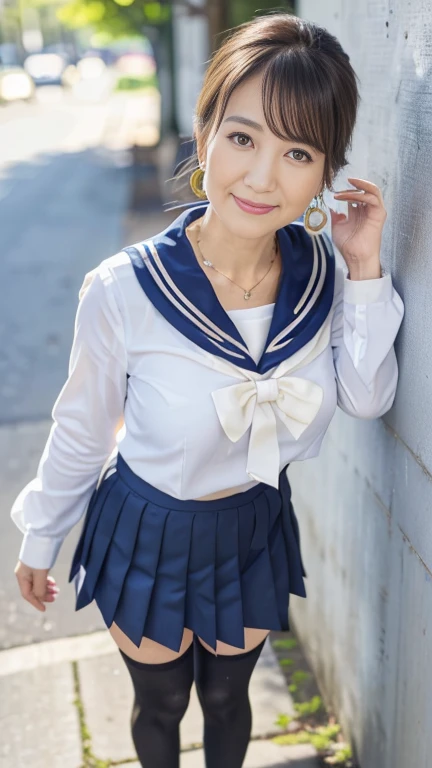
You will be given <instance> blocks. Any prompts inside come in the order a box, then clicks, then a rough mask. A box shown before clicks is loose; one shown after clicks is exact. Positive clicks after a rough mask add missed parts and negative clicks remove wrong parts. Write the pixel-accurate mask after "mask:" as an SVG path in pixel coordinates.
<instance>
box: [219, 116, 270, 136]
mask: <svg viewBox="0 0 432 768" xmlns="http://www.w3.org/2000/svg"><path fill="white" fill-rule="evenodd" d="M228 122H231V123H242V124H243V125H248V126H249V128H255V130H257V131H261V133H262V132H263V130H264V129H263V127H262V125H260V123H256V122H255V120H250V119H249V118H248V117H242V116H241V115H231V117H227V118H226V119H225V120H224V123H228Z"/></svg>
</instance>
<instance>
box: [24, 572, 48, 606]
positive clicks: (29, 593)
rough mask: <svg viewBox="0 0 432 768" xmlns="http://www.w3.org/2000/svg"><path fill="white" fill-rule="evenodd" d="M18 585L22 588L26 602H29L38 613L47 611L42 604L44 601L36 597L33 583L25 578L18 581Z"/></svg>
mask: <svg viewBox="0 0 432 768" xmlns="http://www.w3.org/2000/svg"><path fill="white" fill-rule="evenodd" d="M18 584H19V588H20V592H21V595H22V596H23V598H24V600H27V602H28V603H30V605H32V606H33V608H36V609H37V610H38V611H45V610H46V608H45V606H44V604H43V602H42V600H39V598H37V597H36V595H35V594H34V593H33V582H32V581H31V579H29V578H24V579H22V580H20V579H18Z"/></svg>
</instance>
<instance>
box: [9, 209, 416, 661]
mask: <svg viewBox="0 0 432 768" xmlns="http://www.w3.org/2000/svg"><path fill="white" fill-rule="evenodd" d="M207 205H208V203H207V202H204V203H200V204H198V205H196V206H194V207H192V208H189V209H188V210H186V211H184V212H183V213H181V214H180V216H179V217H178V218H177V219H176V220H175V221H174V222H173V223H172V224H171V225H169V226H168V227H167V229H165V230H164V231H163V232H162V233H160V234H158V235H156V236H155V237H153V238H151V239H150V240H148V241H144V242H142V243H136V244H134V245H132V246H129V247H127V248H125V249H124V250H123V251H121V252H120V253H118V254H116V255H115V256H112V257H111V258H108V259H106V260H105V261H103V262H102V263H101V264H100V265H99V266H98V267H97V268H96V269H95V270H93V271H92V272H90V273H89V274H88V275H87V276H86V279H85V281H84V285H83V287H82V290H81V296H80V304H79V308H78V312H77V318H76V324H75V335H74V343H73V347H72V352H71V359H70V366H69V376H68V380H67V382H66V384H65V386H64V387H63V389H62V391H61V393H60V395H59V397H58V399H57V401H56V403H55V405H54V408H53V419H54V424H53V426H52V429H51V432H50V436H49V438H48V442H47V444H46V447H45V450H44V453H43V455H42V458H41V461H40V464H39V469H38V474H37V477H36V478H35V479H34V480H33V481H32V482H31V483H29V484H28V485H27V486H26V487H25V488H24V489H23V491H22V492H21V494H20V495H19V496H18V498H17V500H16V501H15V504H14V506H13V509H12V517H13V519H14V521H15V523H16V524H17V525H18V527H19V528H20V529H21V530H22V531H23V533H24V534H25V535H24V540H23V545H22V548H21V552H20V559H21V560H22V561H23V562H24V563H26V564H28V565H30V566H32V567H35V568H51V567H52V565H53V564H54V562H55V560H56V557H57V554H58V551H59V549H60V546H61V544H62V542H63V540H64V538H65V536H66V535H67V533H68V531H69V530H70V529H71V528H72V527H73V526H74V525H75V524H76V523H77V522H78V521H79V520H80V519H81V518H82V517H83V515H84V514H85V520H84V525H83V529H82V533H81V537H80V541H79V543H78V546H77V548H76V551H75V555H74V559H73V563H72V568H71V574H70V576H71V579H72V578H73V579H74V581H75V585H76V591H77V608H81V607H82V606H84V605H86V604H88V603H89V602H90V601H91V600H92V599H95V600H96V602H97V604H98V606H99V608H100V610H101V612H102V615H103V617H104V619H105V621H106V623H107V626H110V625H111V623H112V622H113V621H115V622H116V624H118V626H119V627H120V628H121V629H122V630H123V631H124V632H125V633H126V634H127V635H128V636H129V637H130V638H131V639H132V640H133V642H135V644H136V645H139V643H140V640H141V637H142V636H146V637H150V638H151V639H154V640H156V641H157V642H159V643H162V644H163V645H165V646H167V647H169V648H171V649H172V650H175V651H178V650H179V648H180V643H181V638H182V634H183V628H184V627H187V628H189V629H192V630H193V631H194V632H195V633H196V634H198V635H199V636H200V637H202V638H203V639H204V640H205V641H206V642H207V643H208V644H209V645H210V646H211V647H213V648H216V641H217V640H218V639H219V640H222V641H223V642H226V643H229V644H231V645H234V646H236V647H239V648H244V636H243V627H245V626H246V627H257V628H262V629H288V628H289V622H288V604H289V595H290V593H291V594H298V595H301V596H303V597H305V596H306V591H305V585H304V581H303V578H304V577H305V576H306V571H305V569H304V565H303V562H302V559H301V552H300V535H299V527H298V522H297V519H296V517H295V514H294V510H293V508H292V503H291V491H290V486H289V482H288V478H287V475H286V468H287V466H288V465H289V464H290V463H291V462H292V461H298V460H304V459H306V458H309V457H313V456H317V455H318V453H319V449H320V445H321V443H322V440H323V437H324V435H325V432H326V430H327V428H328V425H329V423H330V421H331V419H332V416H333V414H334V412H335V409H336V406H337V405H339V406H340V407H341V408H342V409H343V410H344V411H345V412H346V413H349V414H351V415H353V416H356V417H362V418H376V417H378V416H381V415H382V414H384V413H385V412H386V411H387V410H388V409H389V408H390V407H391V405H392V403H393V400H394V396H395V391H396V385H397V378H398V367H397V361H396V356H395V351H394V346H393V344H394V339H395V337H396V334H397V332H398V330H399V327H400V324H401V322H402V318H403V312H404V308H403V303H402V300H401V298H400V296H399V294H398V293H397V292H396V290H395V289H394V287H393V284H392V280H391V276H390V275H389V274H386V275H385V276H384V277H382V278H378V279H375V280H365V281H350V280H349V279H347V277H346V275H345V274H344V272H343V270H342V268H340V267H338V266H337V265H336V261H335V255H334V252H333V248H332V243H331V241H330V239H329V238H328V237H327V236H325V235H318V236H316V237H313V238H312V237H310V236H309V234H308V233H307V232H306V230H305V229H304V227H303V225H302V223H301V222H293V223H292V224H290V225H288V226H287V227H284V228H283V229H281V230H279V231H278V233H277V235H278V239H279V245H280V250H281V258H282V274H281V280H280V285H279V289H278V295H277V299H276V302H275V304H274V305H266V306H265V307H256V308H247V309H242V310H232V311H228V312H227V311H225V310H224V309H223V307H222V306H221V304H220V302H219V301H218V299H217V296H216V294H215V292H214V290H213V288H212V285H211V283H210V281H209V280H208V279H207V277H206V275H205V273H204V272H203V270H202V269H201V267H200V266H199V264H198V263H197V260H196V257H195V254H194V251H193V249H192V246H191V244H190V242H189V240H188V238H187V235H186V232H185V229H186V227H187V226H188V225H189V224H190V223H192V221H194V220H196V219H198V218H200V217H201V216H203V215H204V213H205V210H206V207H207ZM123 414H124V422H125V423H124V427H123V428H122V429H121V430H120V432H118V433H117V436H116V434H115V431H116V426H117V425H118V422H119V420H120V419H121V417H122V416H123ZM102 468H104V471H103V473H102V475H101V470H102ZM226 488H235V489H236V491H237V492H236V493H235V494H234V495H232V496H229V497H227V498H222V499H216V500H211V501H197V499H199V498H200V497H202V496H206V495H208V494H211V493H215V492H218V491H222V490H224V489H226Z"/></svg>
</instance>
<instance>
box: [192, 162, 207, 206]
mask: <svg viewBox="0 0 432 768" xmlns="http://www.w3.org/2000/svg"><path fill="white" fill-rule="evenodd" d="M203 180H204V171H203V170H201V168H197V169H196V171H194V172H193V173H192V175H191V177H190V179H189V184H190V186H191V189H192V192H193V193H194V195H196V196H197V197H199V198H200V200H207V194H206V192H205V190H204V188H203Z"/></svg>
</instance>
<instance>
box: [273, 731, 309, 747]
mask: <svg viewBox="0 0 432 768" xmlns="http://www.w3.org/2000/svg"><path fill="white" fill-rule="evenodd" d="M272 742H273V744H280V746H292V745H294V744H310V733H308V731H298V732H297V733H283V734H282V735H281V736H274V737H273V738H272Z"/></svg>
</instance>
